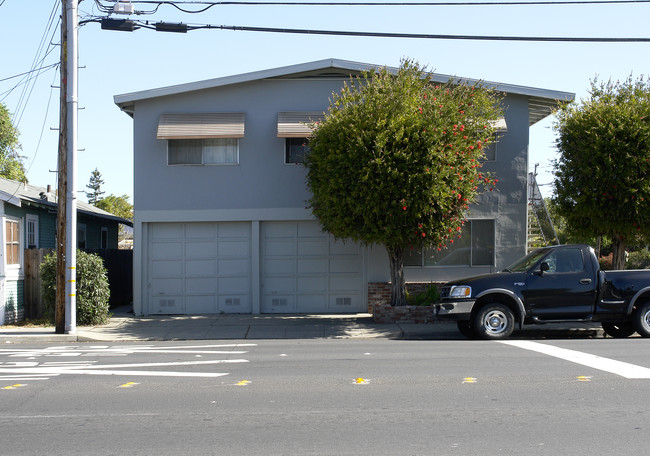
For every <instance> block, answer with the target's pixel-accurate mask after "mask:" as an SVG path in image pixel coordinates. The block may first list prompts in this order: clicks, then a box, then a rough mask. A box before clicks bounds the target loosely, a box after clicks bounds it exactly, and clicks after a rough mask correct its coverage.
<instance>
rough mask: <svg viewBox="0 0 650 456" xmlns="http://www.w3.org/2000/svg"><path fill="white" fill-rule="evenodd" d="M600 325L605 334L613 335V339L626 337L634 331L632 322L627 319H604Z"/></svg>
mask: <svg viewBox="0 0 650 456" xmlns="http://www.w3.org/2000/svg"><path fill="white" fill-rule="evenodd" d="M602 326H603V331H605V334H607V335H608V336H611V337H613V338H614V339H624V338H626V337H630V336H631V335H632V334H634V332H635V331H636V330H635V329H634V325H633V324H632V322H629V321H623V322H612V321H604V322H602Z"/></svg>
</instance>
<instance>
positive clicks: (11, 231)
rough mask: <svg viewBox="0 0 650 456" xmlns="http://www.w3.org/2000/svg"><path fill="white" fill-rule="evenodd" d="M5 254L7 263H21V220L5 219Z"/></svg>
mask: <svg viewBox="0 0 650 456" xmlns="http://www.w3.org/2000/svg"><path fill="white" fill-rule="evenodd" d="M5 236H6V237H5V255H6V258H7V265H20V222H19V221H18V220H5Z"/></svg>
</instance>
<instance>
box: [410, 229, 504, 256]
mask: <svg viewBox="0 0 650 456" xmlns="http://www.w3.org/2000/svg"><path fill="white" fill-rule="evenodd" d="M453 241H454V242H453V243H451V242H450V243H449V244H448V245H447V248H443V249H442V250H440V251H438V249H437V248H433V247H430V248H427V249H424V255H423V254H422V251H421V250H420V249H411V248H406V249H405V250H404V266H416V267H442V266H492V265H494V242H495V241H494V220H470V221H468V222H467V223H465V225H464V226H463V228H462V230H461V232H460V238H458V237H456V238H454V240H453Z"/></svg>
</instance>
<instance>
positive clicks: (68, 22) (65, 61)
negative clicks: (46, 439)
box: [55, 0, 79, 334]
mask: <svg viewBox="0 0 650 456" xmlns="http://www.w3.org/2000/svg"><path fill="white" fill-rule="evenodd" d="M61 3H62V17H61V68H60V71H61V113H60V121H59V156H58V162H59V163H58V166H59V185H58V191H57V203H58V212H57V243H56V250H57V263H56V306H55V324H56V333H57V334H63V333H72V334H73V333H75V332H76V330H77V328H76V326H77V305H76V292H77V287H76V279H77V273H76V266H77V265H76V263H77V250H76V248H77V189H76V185H77V181H76V179H77V177H76V172H77V170H76V167H77V158H76V157H77V32H78V30H77V29H78V14H79V12H78V8H77V7H78V0H63V1H62V2H61Z"/></svg>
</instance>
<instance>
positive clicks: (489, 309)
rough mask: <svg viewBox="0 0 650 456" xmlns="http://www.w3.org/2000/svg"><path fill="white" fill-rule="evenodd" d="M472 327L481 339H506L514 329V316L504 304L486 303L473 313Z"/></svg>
mask: <svg viewBox="0 0 650 456" xmlns="http://www.w3.org/2000/svg"><path fill="white" fill-rule="evenodd" d="M472 328H474V331H476V334H477V335H478V336H479V337H480V338H481V339H506V338H507V337H508V336H510V334H512V331H514V329H515V316H514V314H513V313H512V310H510V308H509V307H508V306H506V305H504V304H500V303H492V304H486V305H485V306H483V307H482V308H481V309H480V310H479V311H478V312H476V315H474V319H473V321H472Z"/></svg>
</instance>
